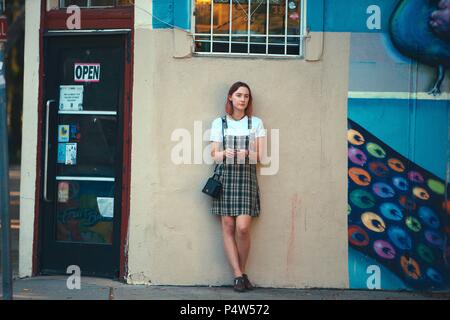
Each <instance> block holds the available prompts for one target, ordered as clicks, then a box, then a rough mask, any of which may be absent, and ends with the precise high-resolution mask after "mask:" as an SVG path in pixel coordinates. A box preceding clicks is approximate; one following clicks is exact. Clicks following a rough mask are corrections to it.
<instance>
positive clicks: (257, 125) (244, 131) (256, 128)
mask: <svg viewBox="0 0 450 320" xmlns="http://www.w3.org/2000/svg"><path fill="white" fill-rule="evenodd" d="M251 119H252V129H251V131H250V132H249V130H248V117H247V116H245V117H243V118H242V119H241V120H234V119H233V118H231V117H230V116H227V124H228V129H225V136H227V135H233V136H247V135H250V134H255V137H256V138H259V137H264V136H265V135H266V132H265V130H264V125H263V122H262V120H261V119H260V118H258V117H255V116H252V117H251ZM209 140H210V141H215V142H222V141H223V138H222V118H216V119H214V121H213V122H212V126H211V135H210V139H209Z"/></svg>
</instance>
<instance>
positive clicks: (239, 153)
mask: <svg viewBox="0 0 450 320" xmlns="http://www.w3.org/2000/svg"><path fill="white" fill-rule="evenodd" d="M236 154H237V158H238V160H243V159H245V158H246V157H247V155H248V152H247V150H245V149H239V150H237V151H236Z"/></svg>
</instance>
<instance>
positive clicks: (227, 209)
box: [211, 117, 260, 217]
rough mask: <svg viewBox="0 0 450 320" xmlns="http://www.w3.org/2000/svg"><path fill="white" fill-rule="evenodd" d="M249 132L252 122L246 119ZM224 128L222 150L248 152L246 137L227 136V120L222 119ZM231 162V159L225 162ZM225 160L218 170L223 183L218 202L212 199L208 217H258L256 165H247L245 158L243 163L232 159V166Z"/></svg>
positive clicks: (248, 138)
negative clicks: (213, 215)
mask: <svg viewBox="0 0 450 320" xmlns="http://www.w3.org/2000/svg"><path fill="white" fill-rule="evenodd" d="M247 120H248V129H249V132H251V129H252V121H251V118H250V117H247ZM222 124H223V126H224V132H225V133H224V135H225V137H224V139H223V141H224V142H223V143H224V144H225V145H224V146H223V150H225V149H226V148H230V149H246V150H249V140H250V137H249V136H248V135H245V136H233V135H228V134H227V130H226V129H227V128H228V125H227V120H226V117H223V118H222ZM228 161H230V159H228ZM228 161H227V160H224V161H223V164H221V165H219V166H218V168H217V173H218V174H220V179H221V181H222V192H221V195H220V196H219V197H218V198H215V199H213V203H212V207H211V213H212V214H216V215H221V216H238V215H242V214H245V215H250V216H252V217H257V216H259V213H260V197H259V186H258V180H257V177H256V164H250V163H249V159H248V157H246V158H245V163H243V161H242V160H241V161H240V162H238V159H237V158H234V159H231V161H232V163H228Z"/></svg>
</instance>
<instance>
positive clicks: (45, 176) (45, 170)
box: [44, 99, 55, 202]
mask: <svg viewBox="0 0 450 320" xmlns="http://www.w3.org/2000/svg"><path fill="white" fill-rule="evenodd" d="M52 102H55V100H52V99H51V100H47V104H46V109H45V119H46V120H45V160H44V200H45V201H47V202H50V201H51V199H48V195H47V182H48V181H47V179H48V130H49V119H50V105H51V104H52Z"/></svg>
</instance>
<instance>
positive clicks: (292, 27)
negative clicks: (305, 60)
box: [193, 0, 305, 57]
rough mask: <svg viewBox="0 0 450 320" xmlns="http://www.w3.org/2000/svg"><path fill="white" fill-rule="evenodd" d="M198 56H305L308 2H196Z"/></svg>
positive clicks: (196, 46)
mask: <svg viewBox="0 0 450 320" xmlns="http://www.w3.org/2000/svg"><path fill="white" fill-rule="evenodd" d="M193 1H194V2H195V12H194V21H195V23H194V28H195V30H194V44H195V52H196V53H197V54H221V55H223V54H226V55H247V56H282V57H286V56H292V57H301V56H302V55H303V50H302V47H303V35H304V29H305V28H304V27H305V8H304V6H305V3H304V2H305V1H304V0H193Z"/></svg>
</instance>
